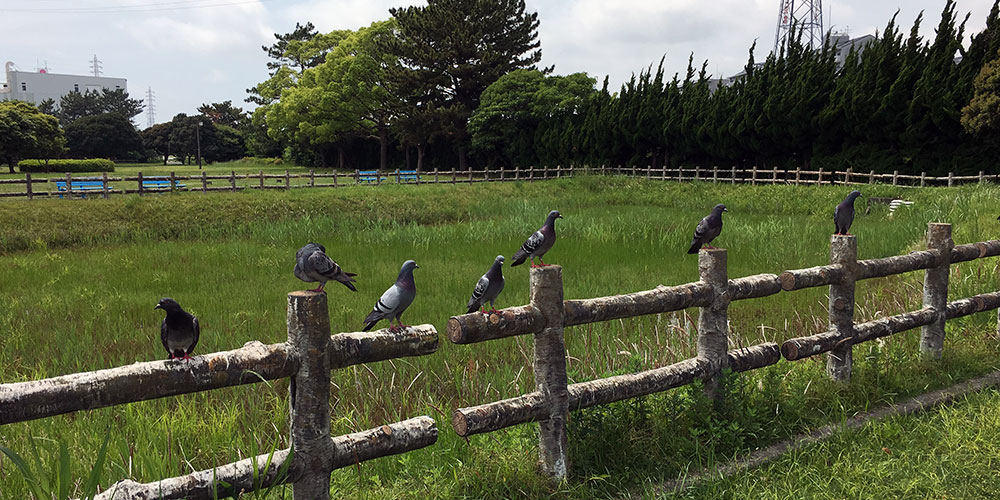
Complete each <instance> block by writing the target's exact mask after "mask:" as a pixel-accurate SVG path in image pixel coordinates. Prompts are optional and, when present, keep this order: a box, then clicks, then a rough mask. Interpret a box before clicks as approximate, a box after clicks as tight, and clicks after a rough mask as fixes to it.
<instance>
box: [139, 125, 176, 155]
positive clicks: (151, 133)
mask: <svg viewBox="0 0 1000 500" xmlns="http://www.w3.org/2000/svg"><path fill="white" fill-rule="evenodd" d="M172 128H173V122H166V123H157V124H155V125H153V126H152V127H149V128H147V129H146V130H143V131H142V132H140V133H139V135H140V136H142V144H143V146H144V147H145V148H146V151H148V152H151V153H156V154H157V155H158V156H160V157H162V158H163V164H164V165H166V164H167V159H168V158H169V157H170V132H171V129H172Z"/></svg>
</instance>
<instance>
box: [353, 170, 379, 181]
mask: <svg viewBox="0 0 1000 500" xmlns="http://www.w3.org/2000/svg"><path fill="white" fill-rule="evenodd" d="M384 180H385V177H379V176H378V170H361V171H359V172H358V183H359V184H360V183H362V182H366V183H368V184H371V183H373V182H375V183H379V182H382V181H384Z"/></svg>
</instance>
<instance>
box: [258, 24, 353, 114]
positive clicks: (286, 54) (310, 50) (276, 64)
mask: <svg viewBox="0 0 1000 500" xmlns="http://www.w3.org/2000/svg"><path fill="white" fill-rule="evenodd" d="M348 33H349V31H345V30H339V31H331V32H330V33H326V34H322V35H321V34H319V33H318V32H317V31H316V29H315V27H314V26H313V25H312V23H308V22H307V23H306V24H305V25H304V26H303V25H300V24H299V23H295V30H294V31H292V32H291V33H285V34H284V35H279V34H277V33H275V34H274V38H276V39H277V40H278V41H277V42H275V43H274V45H271V46H270V47H268V46H266V45H265V46H261V48H262V49H264V52H265V53H267V55H268V57H270V58H271V59H273V61H268V62H267V69H268V75H270V78H269V79H268V80H266V81H264V82H263V83H259V84H257V85H254V86H253V87H252V88H249V89H247V93H248V94H250V95H249V96H248V97H247V98H246V102H250V103H254V104H257V105H261V106H265V105H268V104H270V103H272V102H274V100H276V99H277V98H278V97H279V95H280V94H281V90H282V89H284V88H288V87H290V86H291V85H294V84H295V82H296V81H297V75H301V74H302V73H304V72H305V70H307V69H309V68H314V67H316V66H319V65H320V64H321V63H322V62H323V61H324V60H325V59H326V54H327V53H328V52H330V51H331V50H333V49H334V47H336V46H337V44H338V43H340V41H341V40H342V39H343V38H344V37H345V36H347V34H348Z"/></svg>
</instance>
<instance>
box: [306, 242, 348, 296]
mask: <svg viewBox="0 0 1000 500" xmlns="http://www.w3.org/2000/svg"><path fill="white" fill-rule="evenodd" d="M293 272H294V273H295V277H296V278H298V279H300V280H302V281H305V282H306V283H312V282H313V281H318V282H319V287H318V288H316V289H313V290H309V291H310V292H322V291H323V287H324V286H326V282H327V281H330V280H336V281H339V282H341V283H343V284H344V286H346V287H347V288H349V289H351V291H352V292H356V291H358V289H357V288H354V285H352V284H351V283H352V282H353V281H355V279H354V276H357V274H354V273H345V272H344V270H343V269H341V268H340V266H338V265H337V263H336V262H334V261H333V259H331V258H330V257H328V256H327V255H326V248H325V247H323V245H320V244H318V243H306V245H305V246H304V247H302V248H300V249H299V251H298V252H295V270H294V271H293Z"/></svg>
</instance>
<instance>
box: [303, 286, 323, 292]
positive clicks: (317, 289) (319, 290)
mask: <svg viewBox="0 0 1000 500" xmlns="http://www.w3.org/2000/svg"><path fill="white" fill-rule="evenodd" d="M306 291H307V292H322V291H323V287H319V288H313V289H310V290H306Z"/></svg>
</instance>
